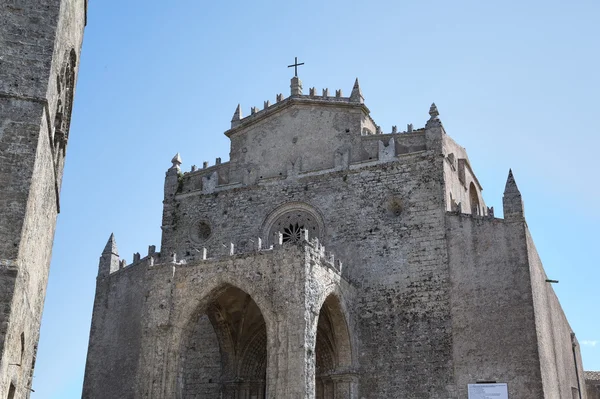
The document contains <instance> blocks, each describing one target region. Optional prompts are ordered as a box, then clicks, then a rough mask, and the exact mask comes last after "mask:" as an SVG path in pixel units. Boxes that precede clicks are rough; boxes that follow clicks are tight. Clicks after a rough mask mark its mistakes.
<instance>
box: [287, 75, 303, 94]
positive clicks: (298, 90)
mask: <svg viewBox="0 0 600 399" xmlns="http://www.w3.org/2000/svg"><path fill="white" fill-rule="evenodd" d="M290 89H291V94H292V96H301V95H302V81H301V80H300V78H298V77H297V76H294V77H293V78H292V83H291V85H290Z"/></svg>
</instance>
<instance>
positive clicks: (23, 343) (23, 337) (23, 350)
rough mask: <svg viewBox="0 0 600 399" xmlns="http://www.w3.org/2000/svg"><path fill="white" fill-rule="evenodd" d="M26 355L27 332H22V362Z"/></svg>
mask: <svg viewBox="0 0 600 399" xmlns="http://www.w3.org/2000/svg"><path fill="white" fill-rule="evenodd" d="M24 356H25V333H24V332H22V333H21V364H23V357H24Z"/></svg>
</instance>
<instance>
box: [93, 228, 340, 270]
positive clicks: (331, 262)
mask: <svg viewBox="0 0 600 399" xmlns="http://www.w3.org/2000/svg"><path fill="white" fill-rule="evenodd" d="M308 234H309V232H308V230H303V232H302V234H301V237H300V240H298V241H297V242H285V243H284V242H283V235H282V234H281V233H279V234H278V237H276V239H275V241H274V242H275V244H274V245H270V246H268V247H267V246H265V245H264V244H263V240H262V239H261V238H260V237H259V238H257V239H256V242H255V243H256V245H255V247H254V248H253V249H252V250H246V251H240V252H237V251H236V246H235V244H234V243H229V245H225V244H223V245H222V247H223V251H220V252H217V251H215V252H214V253H209V251H208V250H207V248H202V249H195V251H196V254H191V253H188V254H186V255H187V256H182V257H180V256H178V254H176V253H172V254H170V255H169V256H168V257H167V256H163V255H162V254H161V253H160V252H156V251H155V250H156V247H155V246H154V245H150V246H149V247H148V255H146V256H145V257H143V258H142V257H141V255H140V253H139V252H136V253H134V254H133V262H132V263H131V264H127V262H126V261H125V260H124V259H120V258H118V253H114V252H115V251H113V255H114V256H116V257H117V262H118V268H112V269H110V270H109V271H108V273H106V268H105V267H104V265H105V263H103V258H102V257H101V260H100V267H99V272H98V277H99V278H100V277H106V276H108V275H113V274H116V273H120V272H122V271H124V270H129V269H131V268H137V267H154V266H159V265H164V264H172V265H190V266H191V265H194V264H197V263H198V262H201V263H206V262H209V263H210V262H221V261H223V260H226V259H229V258H232V257H245V256H250V255H255V254H256V253H258V252H261V253H269V252H274V251H275V252H277V251H286V250H287V249H289V248H291V247H296V248H301V249H302V250H303V251H306V252H307V253H308V255H309V256H310V258H311V260H314V261H318V262H320V264H321V265H323V266H325V267H327V269H329V270H331V271H332V272H333V273H336V274H339V275H341V273H342V261H340V260H339V259H336V258H335V255H334V254H333V253H330V252H326V251H325V247H324V246H323V245H322V244H321V243H320V242H319V239H318V238H316V237H314V238H312V239H309V236H308ZM111 240H113V241H114V236H112V235H111V239H109V243H110V242H111ZM115 250H116V247H115ZM105 253H106V249H105V251H104V253H103V255H105Z"/></svg>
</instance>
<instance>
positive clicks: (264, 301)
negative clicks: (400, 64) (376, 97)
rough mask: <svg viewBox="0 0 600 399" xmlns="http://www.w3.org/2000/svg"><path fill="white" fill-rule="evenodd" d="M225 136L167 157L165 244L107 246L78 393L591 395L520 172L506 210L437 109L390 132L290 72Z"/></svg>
mask: <svg viewBox="0 0 600 399" xmlns="http://www.w3.org/2000/svg"><path fill="white" fill-rule="evenodd" d="M225 135H226V136H227V137H228V138H229V139H230V140H231V147H230V159H229V161H228V162H221V159H220V158H217V159H216V161H215V162H214V164H213V165H209V163H208V162H204V163H203V166H202V167H201V168H197V167H196V166H191V167H190V168H186V170H185V171H184V170H183V168H182V165H183V162H182V158H181V157H180V156H179V154H177V155H176V156H175V157H174V158H173V159H172V160H171V162H172V166H171V167H170V168H169V169H168V170H167V172H166V176H165V184H164V201H163V204H164V208H163V218H162V226H161V228H162V241H161V250H160V252H156V251H155V248H154V246H151V247H150V248H149V250H148V254H147V256H144V257H141V255H140V254H139V253H135V254H134V256H133V263H132V264H131V265H125V264H124V262H123V261H122V260H120V258H119V254H118V252H117V249H116V243H115V240H114V237H113V236H111V237H110V239H109V241H108V243H107V244H106V247H105V249H104V251H103V252H102V255H101V257H100V262H99V269H98V278H97V281H96V297H95V301H94V310H93V317H92V327H91V333H90V343H89V348H88V357H87V364H86V372H85V381H84V389H83V397H84V398H94V399H97V398H117V397H123V398H205V399H206V398H208V399H223V398H227V399H263V398H269V399H305V398H306V399H315V398H316V399H333V398H335V399H363V398H364V399H379V398H428V399H449V398H454V399H458V398H461V399H462V398H467V397H468V396H467V395H468V391H480V393H482V392H483V393H485V392H486V391H487V390H490V394H492V393H493V394H494V395H495V396H494V397H506V396H498V395H496V393H498V391H501V390H505V393H506V392H508V394H509V395H510V396H509V397H510V398H513V399H514V398H528V399H529V398H532V399H533V398H535V399H542V398H547V399H550V398H558V397H561V398H567V397H569V398H571V397H579V398H580V399H585V393H583V392H582V391H581V389H580V388H581V387H582V386H583V380H582V377H581V376H582V375H583V374H582V370H581V359H580V357H579V349H578V346H577V345H576V343H577V341H576V339H575V337H574V335H573V334H572V331H571V329H570V327H569V324H568V322H567V320H566V318H565V316H564V313H563V312H562V309H561V308H560V304H559V302H558V299H557V297H556V295H555V294H554V291H553V289H552V287H551V285H550V284H549V283H548V279H547V277H546V275H545V273H544V269H543V267H542V264H541V261H540V259H539V257H538V256H537V253H536V250H535V246H534V245H533V240H532V239H531V236H530V235H529V231H528V229H527V223H526V221H525V214H524V207H523V201H522V198H521V193H520V192H519V189H518V188H517V184H516V181H515V178H514V176H513V174H512V173H510V175H509V177H508V180H507V183H506V189H505V193H504V207H503V208H504V216H505V217H504V219H501V218H498V217H495V216H494V213H493V209H491V208H488V207H486V206H485V202H484V201H483V197H482V186H481V184H480V182H479V181H478V179H477V177H476V175H475V172H474V169H473V168H472V165H471V163H470V161H469V158H468V156H467V153H466V150H465V149H464V148H463V147H461V146H460V145H458V144H457V143H456V142H454V140H452V138H451V137H450V136H449V135H447V134H446V131H445V129H444V126H443V125H442V122H441V120H440V118H439V111H438V109H437V107H436V105H435V104H432V105H431V107H430V108H429V119H428V121H427V123H426V125H425V127H423V128H418V129H414V128H413V126H412V125H411V124H409V125H408V126H407V129H406V130H405V131H400V130H399V129H398V128H397V127H396V126H393V127H392V128H391V131H387V132H384V131H383V129H382V128H381V127H380V126H378V125H377V124H376V122H375V121H374V120H373V118H372V117H371V116H370V112H369V109H368V108H367V106H366V105H365V99H364V96H363V93H362V91H361V87H360V85H359V82H358V80H357V81H356V82H355V83H354V86H353V88H352V90H351V92H350V96H347V97H346V96H344V95H343V94H342V91H341V90H336V91H335V94H334V93H330V92H329V90H328V89H324V90H323V91H322V92H319V93H317V90H316V89H315V88H310V89H309V90H308V93H307V94H305V93H304V92H303V88H302V82H301V81H300V80H299V79H298V78H297V77H294V78H293V79H292V81H291V86H290V96H288V97H287V98H284V96H283V95H281V94H279V95H277V97H276V102H275V103H273V104H271V103H270V102H269V101H265V102H264V108H262V109H258V108H257V107H252V108H251V112H250V115H248V116H246V117H244V116H243V115H242V108H241V107H240V106H238V107H237V108H236V110H235V112H234V115H233V118H232V120H231V126H230V128H229V129H228V130H227V131H226V132H225ZM501 394H502V392H500V395H501ZM575 394H577V395H579V394H582V395H584V396H581V397H580V396H572V395H575ZM472 397H474V396H471V398H472ZM477 397H482V396H481V395H479V396H477Z"/></svg>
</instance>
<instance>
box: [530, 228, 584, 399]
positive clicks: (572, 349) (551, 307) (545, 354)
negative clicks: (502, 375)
mask: <svg viewBox="0 0 600 399" xmlns="http://www.w3.org/2000/svg"><path fill="white" fill-rule="evenodd" d="M525 233H526V238H525V243H526V245H527V255H528V261H529V270H530V274H531V289H532V293H533V306H534V309H535V322H536V331H537V343H538V353H539V358H540V366H541V376H542V382H543V384H544V395H545V397H547V398H551V397H554V396H559V397H561V398H568V397H569V395H572V396H573V397H579V396H578V394H579V391H582V392H581V395H582V396H581V397H582V398H584V399H585V396H586V393H585V389H584V387H585V381H584V374H583V363H582V360H581V353H580V349H579V343H578V342H577V339H576V338H575V333H574V332H573V330H571V327H570V326H569V322H568V320H567V318H566V316H565V314H564V312H563V310H562V307H561V306H560V303H559V301H558V298H557V297H556V294H555V293H554V289H552V285H551V283H550V282H548V281H547V280H548V276H546V273H545V271H544V268H543V266H542V262H541V260H540V258H539V256H538V253H537V251H536V249H535V245H534V243H533V239H532V237H531V234H530V233H529V230H528V229H526V231H525ZM575 359H576V360H575ZM575 394H577V395H575Z"/></svg>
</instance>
